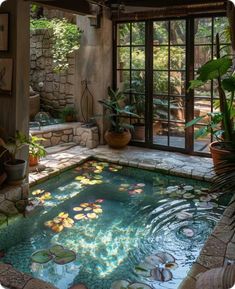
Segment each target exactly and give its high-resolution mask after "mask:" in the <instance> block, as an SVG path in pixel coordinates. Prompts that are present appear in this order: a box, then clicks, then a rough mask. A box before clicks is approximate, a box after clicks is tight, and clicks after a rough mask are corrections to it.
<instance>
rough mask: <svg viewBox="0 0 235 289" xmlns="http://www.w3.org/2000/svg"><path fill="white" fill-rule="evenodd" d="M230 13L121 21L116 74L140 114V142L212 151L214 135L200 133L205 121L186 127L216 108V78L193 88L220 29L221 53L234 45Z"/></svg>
mask: <svg viewBox="0 0 235 289" xmlns="http://www.w3.org/2000/svg"><path fill="white" fill-rule="evenodd" d="M227 26H228V20H227V18H226V17H224V16H209V17H189V18H182V19H166V20H146V21H131V22H125V23H124V22H123V23H117V24H116V26H115V28H116V30H115V31H116V33H115V36H116V37H115V46H114V47H115V49H114V55H115V59H114V66H115V70H114V71H115V74H114V80H115V85H116V87H117V88H119V89H120V90H122V91H123V92H124V93H125V95H126V103H125V104H128V105H130V106H131V107H132V109H133V111H134V112H135V113H137V114H138V115H139V118H135V117H131V118H128V119H126V120H125V121H126V122H128V123H130V124H132V125H134V128H135V130H134V132H133V133H132V141H133V143H134V144H135V145H143V146H147V147H152V148H159V149H166V150H175V151H182V152H187V153H196V154H205V153H208V145H209V143H210V142H211V141H212V140H213V139H212V136H211V135H208V136H206V137H201V138H199V139H194V132H197V131H198V129H200V128H201V127H205V123H204V122H202V123H200V124H198V125H197V126H195V127H192V128H189V129H185V124H186V123H187V122H188V121H190V120H192V119H193V118H194V117H197V116H200V115H203V114H205V113H207V112H212V111H213V107H214V106H213V103H214V101H216V99H217V98H218V95H217V93H216V83H215V82H211V83H210V84H208V85H206V86H205V87H202V88H200V89H197V90H195V91H188V90H187V88H188V86H189V81H190V80H192V79H193V78H194V75H196V72H197V70H198V68H199V67H200V66H201V65H202V64H203V63H205V62H206V61H208V60H211V59H212V58H213V57H215V35H216V33H219V34H220V35H221V47H222V49H221V53H223V54H226V53H229V51H230V45H229V40H228V39H227V37H226V32H225V31H226V27H227Z"/></svg>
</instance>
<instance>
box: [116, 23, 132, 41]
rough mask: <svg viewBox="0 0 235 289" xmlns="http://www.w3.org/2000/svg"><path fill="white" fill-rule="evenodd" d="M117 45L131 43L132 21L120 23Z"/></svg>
mask: <svg viewBox="0 0 235 289" xmlns="http://www.w3.org/2000/svg"><path fill="white" fill-rule="evenodd" d="M117 31H118V36H117V45H129V44H130V23H124V24H118V30H117Z"/></svg>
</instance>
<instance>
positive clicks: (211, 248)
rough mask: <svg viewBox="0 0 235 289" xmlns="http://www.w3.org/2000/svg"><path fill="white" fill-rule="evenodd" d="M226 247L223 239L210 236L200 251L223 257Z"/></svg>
mask: <svg viewBox="0 0 235 289" xmlns="http://www.w3.org/2000/svg"><path fill="white" fill-rule="evenodd" d="M226 247H227V246H226V244H225V243H224V242H223V241H221V240H219V239H217V238H216V237H213V236H210V237H209V238H208V239H207V241H206V243H205V245H204V246H203V248H202V250H201V253H202V254H204V255H207V256H216V257H224V256H225V252H226Z"/></svg>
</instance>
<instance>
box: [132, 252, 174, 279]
mask: <svg viewBox="0 0 235 289" xmlns="http://www.w3.org/2000/svg"><path fill="white" fill-rule="evenodd" d="M175 261H176V260H175V257H174V256H173V255H171V254H170V253H167V252H158V253H156V254H153V255H150V256H147V257H146V258H145V260H144V261H143V262H142V263H140V264H139V265H138V266H136V267H135V271H136V273H138V274H139V275H141V276H144V277H147V278H150V279H151V280H154V281H160V282H167V281H170V280H171V279H172V278H173V274H172V272H171V270H172V269H175V268H177V267H178V265H177V263H176V262H175Z"/></svg>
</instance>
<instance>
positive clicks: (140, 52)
mask: <svg viewBox="0 0 235 289" xmlns="http://www.w3.org/2000/svg"><path fill="white" fill-rule="evenodd" d="M131 57H132V65H131V67H132V69H145V48H144V47H134V48H132V55H131Z"/></svg>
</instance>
